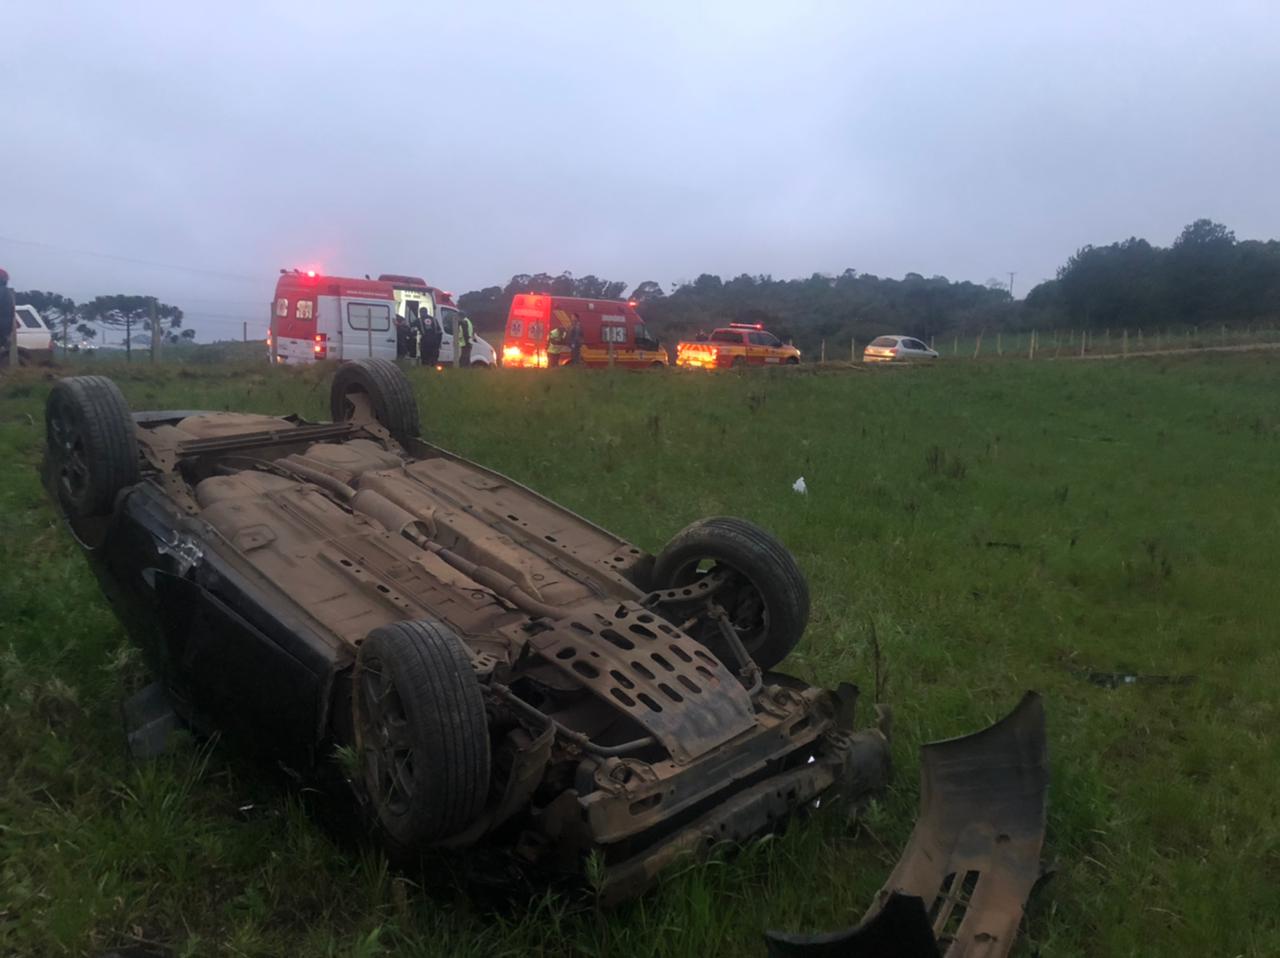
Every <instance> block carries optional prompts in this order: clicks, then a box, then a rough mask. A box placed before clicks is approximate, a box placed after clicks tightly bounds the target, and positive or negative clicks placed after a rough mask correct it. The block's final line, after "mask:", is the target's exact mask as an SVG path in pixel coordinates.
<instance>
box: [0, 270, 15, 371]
mask: <svg viewBox="0 0 1280 958" xmlns="http://www.w3.org/2000/svg"><path fill="white" fill-rule="evenodd" d="M17 326H18V307H17V305H16V304H15V303H14V300H13V290H11V289H10V288H9V274H8V273H7V272H5V271H4V270H2V269H0V355H4V356H6V357H7V355H8V350H9V344H10V343H11V342H12V343H13V348H14V349H17V348H18V346H17V335H16V333H17Z"/></svg>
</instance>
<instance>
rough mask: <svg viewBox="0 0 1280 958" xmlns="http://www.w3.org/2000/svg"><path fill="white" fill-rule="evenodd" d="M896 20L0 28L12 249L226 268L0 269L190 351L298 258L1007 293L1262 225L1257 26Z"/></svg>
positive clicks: (514, 11)
mask: <svg viewBox="0 0 1280 958" xmlns="http://www.w3.org/2000/svg"><path fill="white" fill-rule="evenodd" d="M891 7H892V5H881V4H854V3H834V2H833V3H827V4H799V3H788V4H769V5H763V4H750V3H742V2H740V3H723V4H719V3H718V4H701V5H699V4H687V3H685V4H681V3H647V4H643V5H640V4H636V5H622V4H586V3H583V4H562V3H552V4H519V5H518V4H496V3H495V4H473V5H471V7H469V8H468V9H465V10H462V9H452V8H450V7H441V8H428V7H427V6H426V5H422V4H416V3H403V4H365V5H360V6H356V5H350V4H327V5H326V4H315V3H307V4H296V5H286V4H245V5H243V6H240V5H236V4H224V5H220V6H218V7H216V8H215V7H207V6H206V7H195V6H192V5H186V4H132V3H126V4H112V5H105V4H103V5H94V6H90V5H88V4H80V5H72V4H68V5H62V4H57V3H52V2H50V3H42V4H26V5H24V6H23V7H21V8H11V9H9V10H7V11H6V13H5V20H6V26H5V33H6V36H7V37H9V38H10V40H9V43H8V44H7V51H8V52H7V55H6V57H5V59H4V63H3V66H0V79H2V81H3V88H4V90H5V93H6V96H5V98H4V99H5V102H6V103H7V104H8V105H9V111H8V115H7V117H6V120H5V123H4V126H3V132H2V133H0V136H3V138H4V139H5V141H6V145H5V148H4V150H3V151H0V194H2V197H3V202H0V210H2V211H3V214H2V216H0V236H3V237H7V238H10V239H20V240H29V241H38V242H42V243H46V244H52V245H54V246H57V247H62V248H65V249H74V250H90V251H102V252H108V253H113V254H116V255H119V256H122V257H127V258H131V259H137V260H146V261H151V262H159V263H166V264H175V265H187V266H198V267H204V268H207V269H210V270H214V271H220V272H226V273H231V274H236V275H238V276H242V277H245V278H242V279H232V278H218V277H213V276H209V275H202V274H198V273H192V272H184V271H180V270H174V269H167V268H158V267H148V266H143V265H140V264H138V263H124V262H118V261H112V260H106V259H100V258H93V257H87V256H81V255H74V254H68V253H64V252H59V251H57V250H51V249H48V248H45V247H35V246H29V245H18V244H14V243H11V242H8V241H6V240H0V264H3V265H5V266H6V267H7V268H8V269H9V270H10V272H11V273H12V274H13V279H14V283H15V285H16V286H17V287H18V288H28V287H40V288H49V289H55V290H59V291H62V292H65V293H68V294H70V295H73V296H76V297H77V298H85V297H88V296H91V295H94V294H97V293H101V292H117V291H118V292H131V291H137V292H154V293H157V294H159V295H161V296H162V297H164V298H165V299H167V300H168V301H170V302H174V303H176V304H178V305H182V306H184V307H185V308H186V309H187V311H188V313H189V314H190V315H191V316H192V317H193V320H194V321H195V323H196V324H197V325H198V326H200V328H201V331H202V334H204V335H205V336H210V335H217V334H223V335H229V334H230V333H232V332H233V331H234V330H235V329H236V328H238V327H237V322H238V319H237V317H242V316H243V317H246V318H248V319H249V320H251V321H254V322H257V323H258V325H259V326H261V325H262V324H264V323H265V313H266V306H265V303H266V302H267V300H268V299H269V297H270V295H271V288H272V283H273V280H274V274H275V271H276V270H277V269H278V268H279V267H282V266H293V265H302V264H317V265H320V266H322V267H324V268H325V269H328V270H331V271H334V272H342V273H352V274H356V275H360V274H363V273H365V272H371V273H372V272H379V271H384V270H385V271H397V272H400V271H408V272H417V273H422V274H424V275H427V276H429V277H431V279H432V281H433V282H436V283H439V284H440V285H443V286H445V287H447V288H451V289H455V290H463V289H469V288H473V287H476V286H480V285H488V284H491V283H500V282H502V281H504V280H505V279H506V278H507V277H508V276H510V275H511V274H512V273H514V272H517V271H522V270H537V269H549V270H558V269H570V270H573V271H574V272H576V273H579V274H583V273H588V272H594V273H597V274H599V275H606V276H609V277H616V278H621V279H626V280H628V281H630V282H631V283H636V282H639V281H640V280H644V279H658V280H660V281H664V282H669V281H672V280H675V279H680V278H686V277H692V276H695V275H696V274H697V273H699V272H703V271H708V272H718V273H721V274H723V275H734V274H737V273H740V272H751V273H771V274H773V275H775V276H791V275H807V274H809V273H811V272H813V271H838V270H840V269H843V268H845V267H848V266H852V267H854V268H857V269H859V270H864V271H868V272H874V273H878V274H880V275H901V274H902V273H904V272H906V271H908V270H915V271H918V272H922V273H925V274H930V275H931V274H936V273H941V274H945V275H947V276H951V277H953V278H965V279H974V280H978V281H981V280H984V279H986V278H987V277H989V276H993V275H1003V274H1004V273H1005V272H1007V271H1009V270H1016V271H1017V273H1018V277H1019V278H1018V280H1017V285H1018V287H1019V290H1020V291H1025V290H1026V289H1027V288H1029V286H1030V285H1032V284H1033V283H1035V282H1037V281H1038V280H1040V279H1041V278H1043V277H1047V276H1051V275H1052V274H1053V271H1054V270H1055V268H1056V267H1057V266H1058V265H1059V264H1060V263H1061V262H1062V261H1063V260H1064V259H1065V257H1066V256H1068V255H1069V254H1070V253H1071V252H1073V251H1074V249H1075V248H1076V247H1078V246H1080V245H1082V244H1084V243H1090V242H1095V243H1097V242H1110V241H1112V240H1114V239H1119V238H1123V237H1126V236H1129V235H1131V234H1137V235H1142V236H1146V237H1147V238H1149V239H1151V240H1152V241H1154V242H1161V243H1167V242H1169V241H1170V240H1171V239H1172V238H1173V237H1174V236H1175V235H1176V234H1177V232H1178V230H1179V229H1180V228H1181V227H1182V226H1183V225H1184V224H1185V223H1187V222H1189V221H1190V220H1192V219H1194V218H1195V217H1198V216H1210V217H1213V218H1215V219H1219V220H1221V221H1223V222H1226V223H1227V224H1228V225H1229V226H1231V227H1232V228H1233V229H1234V230H1235V231H1236V233H1237V234H1238V235H1239V236H1241V237H1242V238H1245V237H1262V236H1272V235H1275V234H1276V233H1277V229H1276V224H1277V219H1278V217H1280V191H1277V190H1276V189H1275V188H1274V177H1275V170H1276V169H1277V168H1280V111H1277V110H1276V109H1275V106H1274V98H1275V93H1276V90H1277V79H1280V77H1278V74H1280V68H1278V67H1277V63H1276V59H1275V55H1274V51H1275V44H1276V40H1277V38H1278V37H1280V29H1278V28H1280V13H1278V12H1277V11H1278V10H1280V8H1277V7H1276V6H1275V5H1274V4H1272V3H1263V2H1259V3H1243V2H1235V3H1233V2H1226V3H1218V4H1214V5H1205V4H1198V3H1194V4H1193V3H1154V2H1149V3H1131V4H1123V5H1122V4H1114V3H1112V4H1101V3H1099V4H1090V3H1075V4H1070V5H1067V4H1061V5H1049V4H1025V3H1024V4H983V3H969V4H963V5H961V4H951V3H932V4H923V5H915V6H914V8H913V9H912V10H911V11H909V12H905V11H899V10H897V9H893V8H891ZM472 8H475V9H472ZM259 304H262V305H259ZM254 334H255V335H258V334H260V330H255V331H254Z"/></svg>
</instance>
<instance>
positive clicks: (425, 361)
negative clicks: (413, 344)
mask: <svg viewBox="0 0 1280 958" xmlns="http://www.w3.org/2000/svg"><path fill="white" fill-rule="evenodd" d="M418 324H419V326H420V328H421V329H422V345H421V347H420V348H419V350H418V353H419V355H421V357H422V365H424V366H434V365H435V364H436V363H438V362H439V361H440V340H442V339H443V338H444V331H443V330H441V329H440V321H439V320H438V319H436V318H435V317H434V316H432V315H431V314H430V313H429V312H427V311H426V310H425V309H419V310H418Z"/></svg>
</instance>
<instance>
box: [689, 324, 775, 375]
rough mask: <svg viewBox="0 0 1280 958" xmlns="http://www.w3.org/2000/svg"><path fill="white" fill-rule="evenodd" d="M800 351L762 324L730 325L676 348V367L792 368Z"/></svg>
mask: <svg viewBox="0 0 1280 958" xmlns="http://www.w3.org/2000/svg"><path fill="white" fill-rule="evenodd" d="M799 362H800V350H798V349H796V348H795V347H794V346H789V345H787V344H786V343H784V342H783V341H782V340H780V339H779V338H778V337H777V336H775V335H774V334H773V333H771V332H769V331H768V330H767V329H765V328H764V325H763V324H762V323H730V324H729V325H728V326H721V327H719V328H718V329H715V330H712V332H711V334H710V335H708V336H707V337H706V338H705V339H703V338H699V339H694V340H689V341H685V342H681V343H678V344H677V345H676V365H677V366H685V367H689V368H692V369H717V368H725V367H730V368H735V369H736V368H740V367H743V366H795V365H797V364H798V363H799Z"/></svg>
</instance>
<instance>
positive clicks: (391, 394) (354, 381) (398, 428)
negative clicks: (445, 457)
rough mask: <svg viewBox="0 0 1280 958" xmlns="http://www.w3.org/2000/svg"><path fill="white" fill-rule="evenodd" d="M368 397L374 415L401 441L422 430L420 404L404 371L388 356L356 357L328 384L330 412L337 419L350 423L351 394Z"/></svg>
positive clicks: (411, 437) (351, 412)
mask: <svg viewBox="0 0 1280 958" xmlns="http://www.w3.org/2000/svg"><path fill="white" fill-rule="evenodd" d="M358 394H363V395H365V396H368V398H369V402H370V404H371V405H372V407H373V417H374V419H376V420H377V421H378V422H379V423H380V424H381V425H383V426H385V427H386V429H387V431H388V432H389V433H391V435H392V437H393V438H395V439H396V440H397V441H399V442H404V441H405V440H408V439H414V438H416V437H417V436H418V434H419V433H420V432H421V428H422V427H421V425H420V424H419V421H418V403H417V400H415V399H414V397H413V386H412V385H410V383H409V378H408V377H407V376H405V374H404V372H403V371H402V370H401V369H400V367H399V366H397V365H396V364H395V363H393V362H392V361H391V360H389V359H357V360H354V361H352V362H349V363H343V364H342V365H341V366H340V367H338V371H337V372H336V373H334V376H333V385H332V386H330V387H329V411H330V412H331V414H332V415H333V421H334V422H347V421H348V420H350V419H351V417H352V415H354V413H355V407H354V406H353V405H352V403H351V397H352V396H354V395H358Z"/></svg>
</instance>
